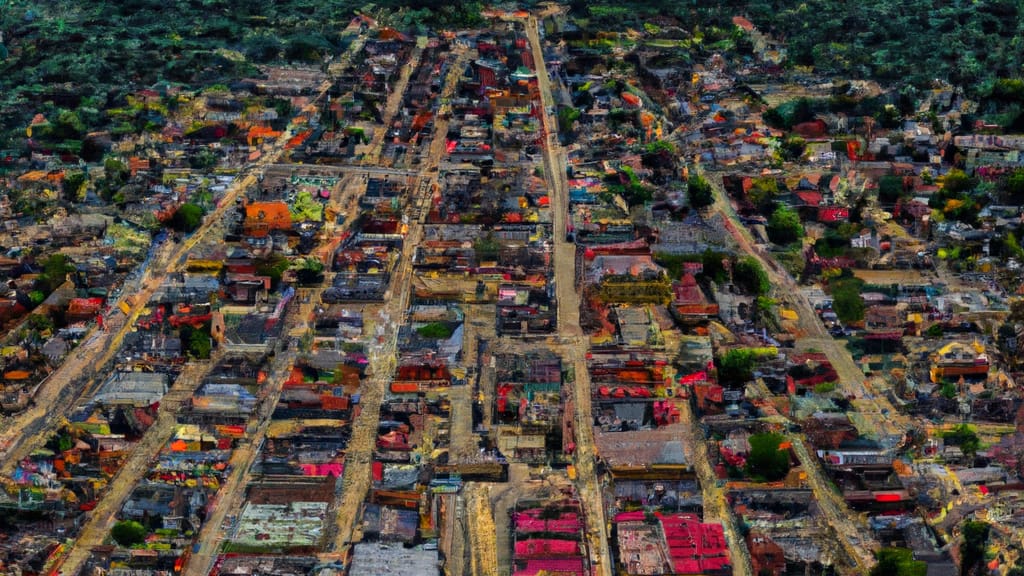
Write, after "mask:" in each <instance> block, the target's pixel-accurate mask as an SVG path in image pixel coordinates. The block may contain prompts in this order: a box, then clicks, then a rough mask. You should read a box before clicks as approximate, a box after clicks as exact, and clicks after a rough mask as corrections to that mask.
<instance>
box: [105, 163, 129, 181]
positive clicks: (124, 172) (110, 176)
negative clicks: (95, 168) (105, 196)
mask: <svg viewBox="0 0 1024 576" xmlns="http://www.w3.org/2000/svg"><path fill="white" fill-rule="evenodd" d="M103 173H104V176H105V177H106V179H107V182H108V183H110V184H111V185H112V186H111V187H118V186H121V185H122V184H124V183H125V182H127V181H128V175H129V171H128V165H127V164H125V163H124V162H122V161H120V160H118V159H117V158H107V159H106V160H104V161H103Z"/></svg>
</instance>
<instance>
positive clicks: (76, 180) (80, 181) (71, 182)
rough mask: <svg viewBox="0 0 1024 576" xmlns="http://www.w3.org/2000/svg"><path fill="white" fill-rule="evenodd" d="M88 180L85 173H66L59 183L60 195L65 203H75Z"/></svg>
mask: <svg viewBox="0 0 1024 576" xmlns="http://www.w3.org/2000/svg"><path fill="white" fill-rule="evenodd" d="M86 180H88V176H86V174H85V172H68V173H67V174H66V175H65V176H64V182H62V183H61V193H62V195H63V197H64V201H65V202H77V201H78V197H79V193H80V192H81V191H82V185H84V184H85V182H86Z"/></svg>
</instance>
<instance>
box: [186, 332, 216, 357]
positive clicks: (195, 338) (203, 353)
mask: <svg viewBox="0 0 1024 576" xmlns="http://www.w3.org/2000/svg"><path fill="white" fill-rule="evenodd" d="M212 350H213V344H212V343H211V342H210V333H209V332H208V331H207V330H205V329H203V330H193V331H192V333H191V334H189V336H188V352H189V354H191V355H192V356H194V357H196V358H209V357H210V352H211V351H212Z"/></svg>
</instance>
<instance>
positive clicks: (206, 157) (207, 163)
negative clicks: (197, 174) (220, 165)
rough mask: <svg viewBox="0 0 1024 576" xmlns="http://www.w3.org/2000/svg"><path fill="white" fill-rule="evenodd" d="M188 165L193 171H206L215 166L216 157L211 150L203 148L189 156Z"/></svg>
mask: <svg viewBox="0 0 1024 576" xmlns="http://www.w3.org/2000/svg"><path fill="white" fill-rule="evenodd" d="M188 163H189V165H190V166H191V167H192V168H193V169H195V170H208V169H210V168H213V167H214V166H216V165H217V155H216V154H214V153H213V151H212V150H209V149H207V148H203V149H202V150H200V151H199V152H197V153H196V154H193V155H191V156H189V159H188Z"/></svg>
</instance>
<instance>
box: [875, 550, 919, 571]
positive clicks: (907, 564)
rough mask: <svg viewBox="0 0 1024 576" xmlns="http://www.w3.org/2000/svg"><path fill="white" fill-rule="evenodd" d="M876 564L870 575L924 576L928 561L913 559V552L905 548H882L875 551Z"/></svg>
mask: <svg viewBox="0 0 1024 576" xmlns="http://www.w3.org/2000/svg"><path fill="white" fill-rule="evenodd" d="M875 557H876V558H878V564H875V567H874V568H872V569H871V573H870V575H871V576H925V574H926V573H927V572H928V563H926V562H923V561H920V560H914V554H913V552H911V551H910V550H908V549H906V548H882V549H881V550H879V551H878V552H876V553H875Z"/></svg>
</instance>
